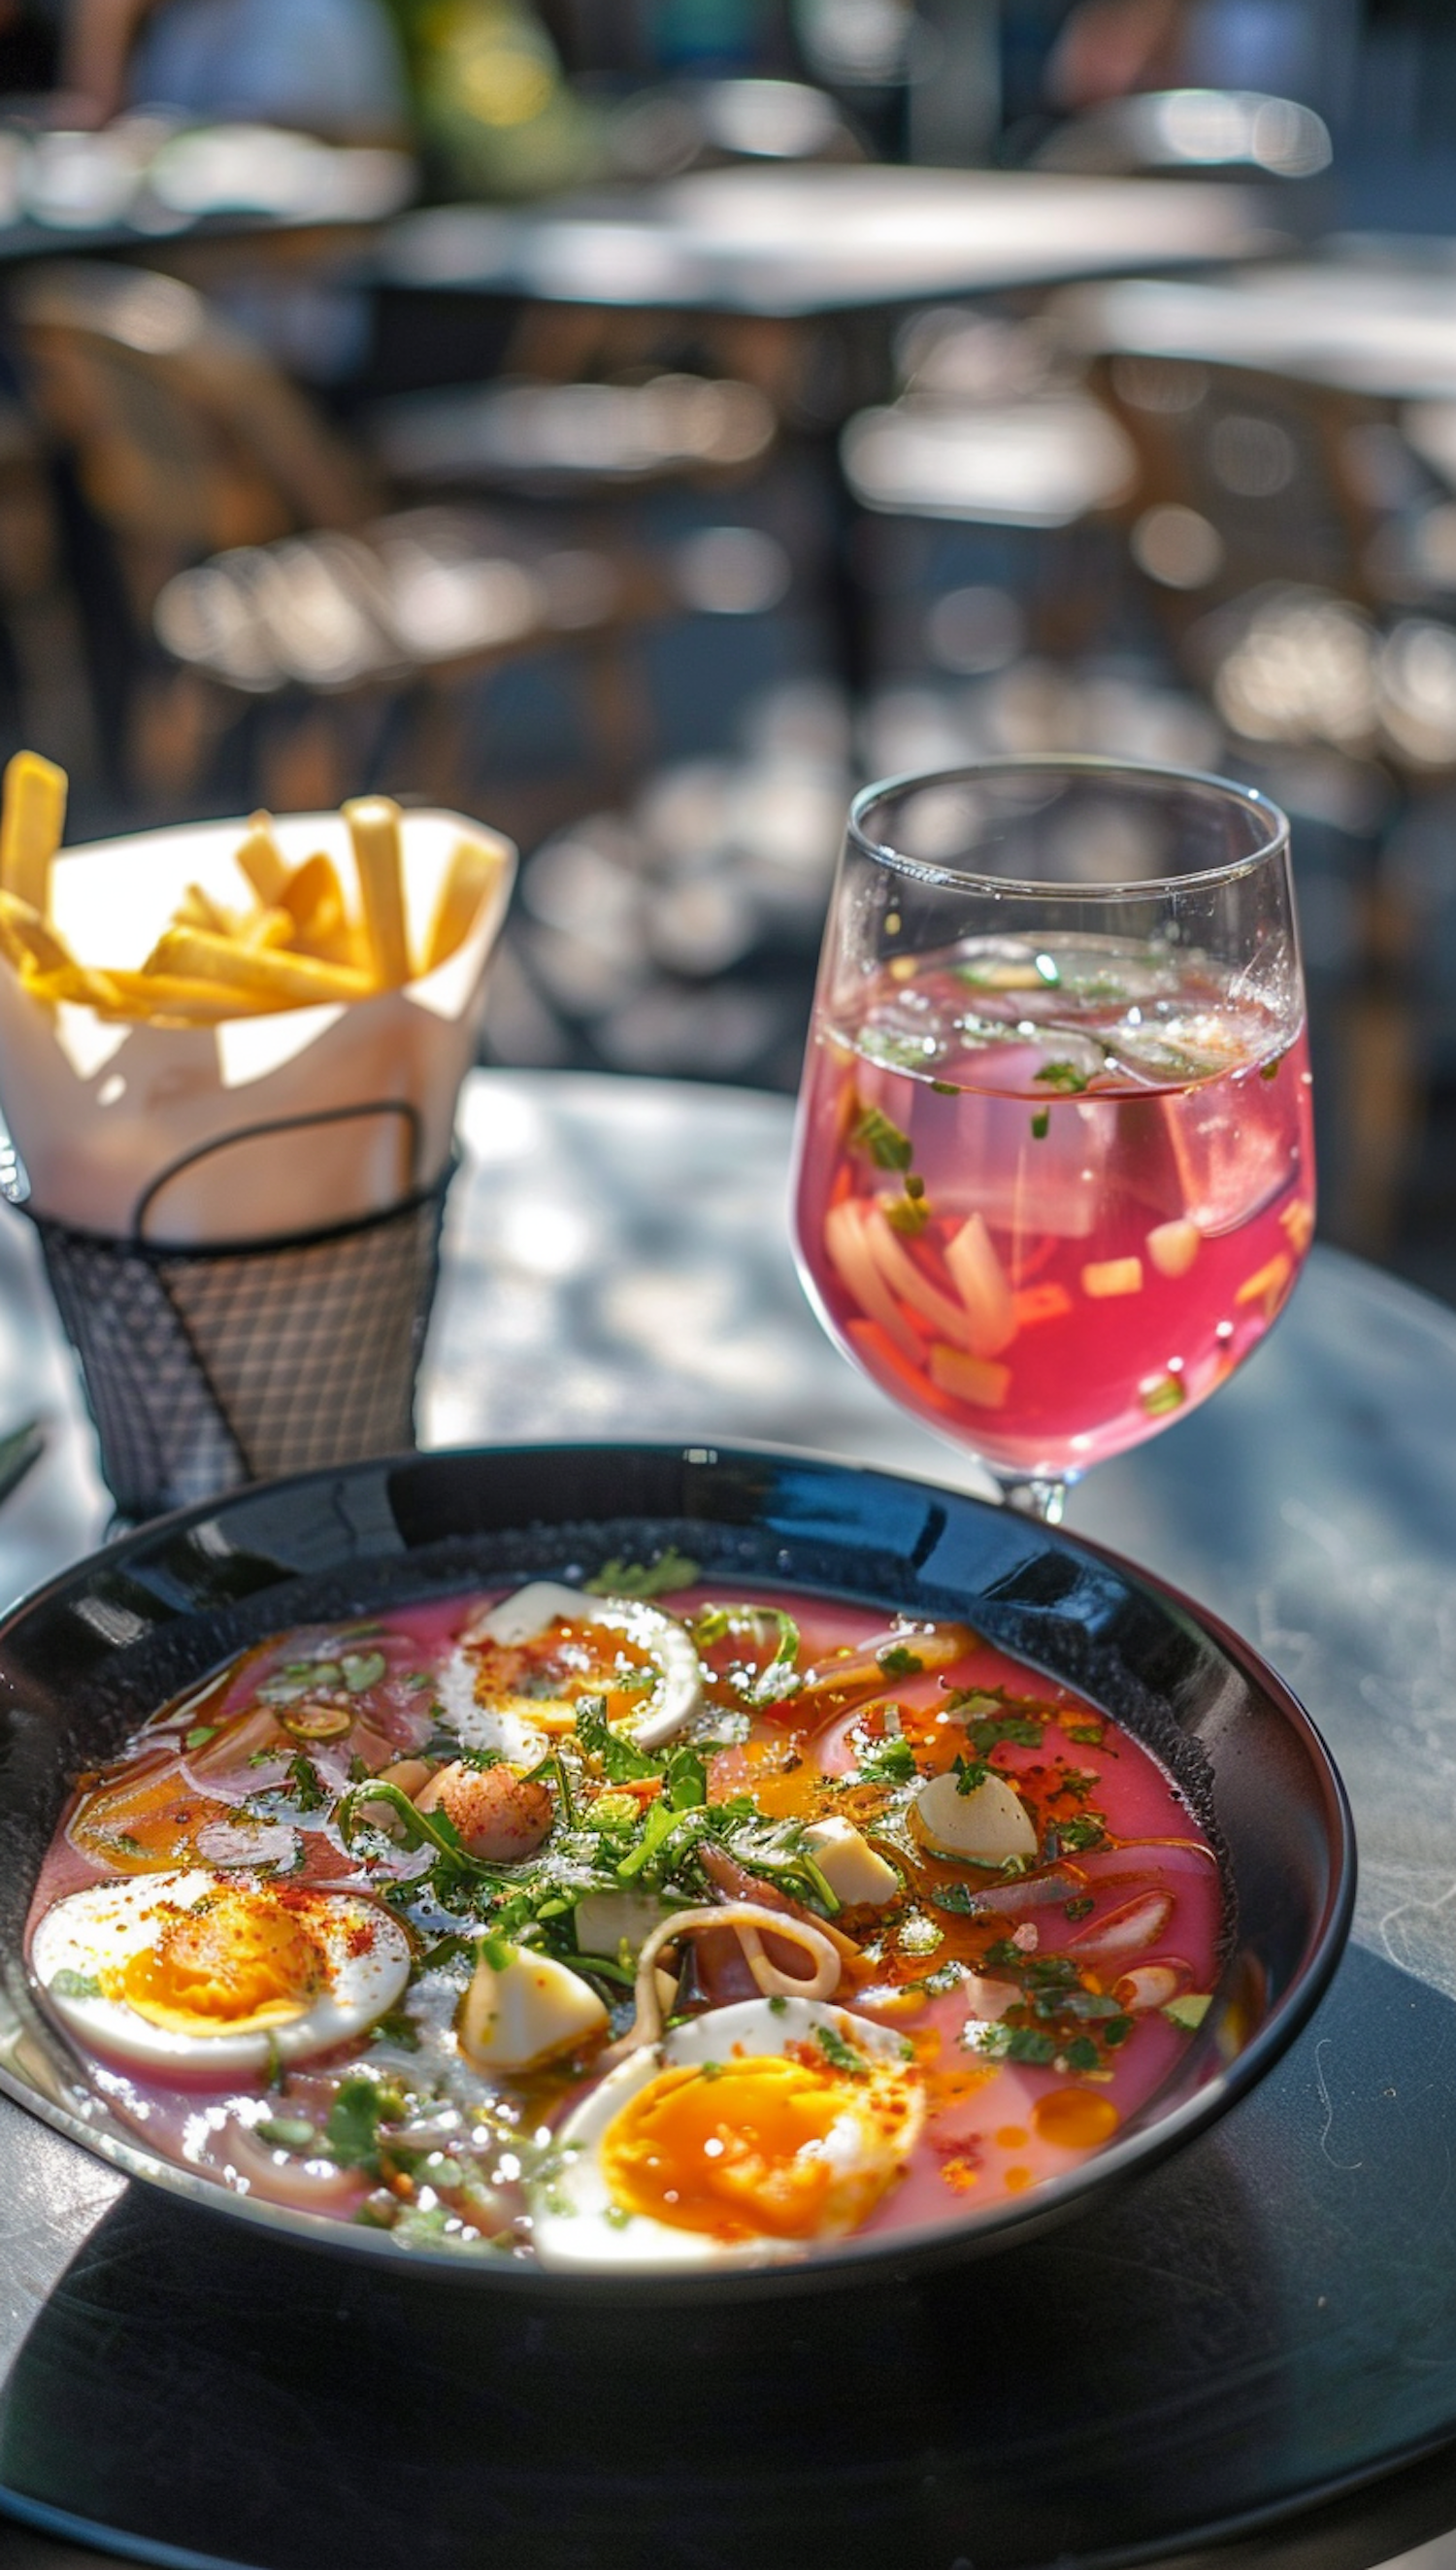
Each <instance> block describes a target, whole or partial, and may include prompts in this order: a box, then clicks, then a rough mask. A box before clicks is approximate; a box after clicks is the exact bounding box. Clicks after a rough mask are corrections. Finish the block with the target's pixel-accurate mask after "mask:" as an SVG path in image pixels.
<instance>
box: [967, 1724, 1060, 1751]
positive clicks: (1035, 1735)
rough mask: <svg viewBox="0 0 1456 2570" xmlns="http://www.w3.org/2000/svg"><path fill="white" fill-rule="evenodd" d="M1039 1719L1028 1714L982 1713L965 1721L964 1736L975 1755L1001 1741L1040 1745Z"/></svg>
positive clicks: (1022, 1745)
mask: <svg viewBox="0 0 1456 2570" xmlns="http://www.w3.org/2000/svg"><path fill="white" fill-rule="evenodd" d="M1041 1734H1042V1721H1041V1717H1040V1716H1039V1715H1038V1714H1031V1713H981V1714H977V1715H976V1717H975V1719H974V1721H972V1722H967V1724H966V1726H965V1735H966V1738H967V1739H968V1741H969V1742H970V1745H971V1747H972V1749H973V1750H974V1751H975V1753H976V1756H977V1757H978V1758H984V1756H985V1754H986V1752H987V1750H988V1749H995V1748H998V1747H999V1745H1000V1743H1001V1742H1002V1741H1003V1740H1010V1741H1014V1742H1015V1744H1016V1746H1017V1748H1018V1749H1039V1748H1040V1747H1041Z"/></svg>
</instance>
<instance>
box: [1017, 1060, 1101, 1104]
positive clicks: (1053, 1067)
mask: <svg viewBox="0 0 1456 2570" xmlns="http://www.w3.org/2000/svg"><path fill="white" fill-rule="evenodd" d="M1031 1075H1032V1078H1033V1079H1034V1080H1035V1081H1036V1083H1037V1085H1038V1087H1041V1088H1054V1089H1056V1091H1057V1093H1058V1095H1059V1096H1062V1097H1080V1096H1081V1094H1082V1091H1083V1089H1084V1088H1086V1087H1087V1086H1088V1085H1089V1083H1090V1080H1091V1072H1090V1071H1079V1070H1078V1069H1077V1066H1076V1064H1075V1063H1074V1062H1044V1063H1043V1064H1042V1066H1041V1069H1040V1071H1033V1072H1032V1074H1031Z"/></svg>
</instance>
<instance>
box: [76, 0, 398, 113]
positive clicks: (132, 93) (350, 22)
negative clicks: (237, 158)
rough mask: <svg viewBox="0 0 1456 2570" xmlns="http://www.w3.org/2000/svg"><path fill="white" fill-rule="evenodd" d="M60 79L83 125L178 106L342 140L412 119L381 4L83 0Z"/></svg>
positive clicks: (366, 0) (361, 0) (368, 0)
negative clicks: (143, 109)
mask: <svg viewBox="0 0 1456 2570" xmlns="http://www.w3.org/2000/svg"><path fill="white" fill-rule="evenodd" d="M61 85H62V89H63V92H64V93H65V97H66V107H65V112H66V114H67V116H68V117H70V118H72V119H73V120H74V121H75V122H76V123H78V124H87V125H104V124H106V123H107V121H108V120H109V119H110V118H111V117H113V116H115V115H117V114H119V113H120V112H121V111H122V110H123V109H125V108H132V107H159V108H174V109H177V110H178V111H180V113H181V114H182V115H183V116H185V117H189V118H194V119H195V120H197V121H198V122H199V123H207V122H211V121H213V120H223V119H238V120H242V121H251V122H256V123H261V124H268V125H285V126H297V127H300V128H302V129H303V130H304V131H306V132H308V133H311V134H319V135H325V136H327V137H328V138H329V139H330V140H332V141H336V142H341V143H342V142H348V143H365V142H367V143H382V142H396V141H399V140H401V139H403V138H404V136H405V135H406V133H407V131H408V124H409V115H408V108H407V104H406V92H405V81H404V72H403V67H402V64H401V61H400V55H399V48H398V45H397V43H396V40H395V35H394V30H393V28H392V26H391V24H390V21H389V18H388V17H387V15H386V13H385V11H384V8H383V6H382V5H381V0H73V5H72V7H71V9H70V13H69V16H68V18H67V22H66V28H65V40H64V45H63V52H62V65H61Z"/></svg>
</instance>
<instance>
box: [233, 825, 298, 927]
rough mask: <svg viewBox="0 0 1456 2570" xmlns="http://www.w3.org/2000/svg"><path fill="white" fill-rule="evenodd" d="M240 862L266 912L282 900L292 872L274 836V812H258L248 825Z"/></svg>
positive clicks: (239, 855) (239, 852)
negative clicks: (289, 871) (289, 870)
mask: <svg viewBox="0 0 1456 2570" xmlns="http://www.w3.org/2000/svg"><path fill="white" fill-rule="evenodd" d="M237 862H238V864H239V865H240V866H241V868H242V871H243V873H244V874H245V875H246V877H247V879H248V882H249V883H250V884H251V885H252V888H253V891H254V892H255V893H256V894H257V897H258V899H259V901H260V902H261V903H262V904H263V906H264V908H265V909H271V908H272V906H273V904H274V903H275V902H277V901H280V900H281V899H282V894H283V886H284V884H285V883H286V882H287V880H288V868H287V866H286V865H285V863H284V861H283V852H282V850H281V848H280V847H279V845H278V842H277V840H276V839H275V838H274V836H273V816H272V814H271V812H254V814H253V816H252V819H251V820H250V821H249V823H248V825H247V837H246V838H245V839H244V840H243V843H242V845H241V847H240V848H239V849H238V851H237Z"/></svg>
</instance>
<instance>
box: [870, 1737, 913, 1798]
mask: <svg viewBox="0 0 1456 2570" xmlns="http://www.w3.org/2000/svg"><path fill="white" fill-rule="evenodd" d="M918 1773H919V1770H918V1769H917V1767H916V1766H915V1753H914V1751H913V1749H912V1748H911V1747H910V1742H909V1741H908V1740H907V1739H906V1738H905V1736H904V1734H903V1733H901V1732H899V1731H894V1732H889V1733H887V1735H886V1737H885V1739H884V1740H872V1741H869V1742H868V1743H867V1744H866V1746H865V1747H864V1748H863V1749H862V1750H861V1752H860V1755H859V1759H858V1762H857V1764H856V1769H855V1782H856V1783H857V1784H860V1785H909V1784H911V1783H913V1781H914V1778H915V1777H916V1775H917V1774H918Z"/></svg>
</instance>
